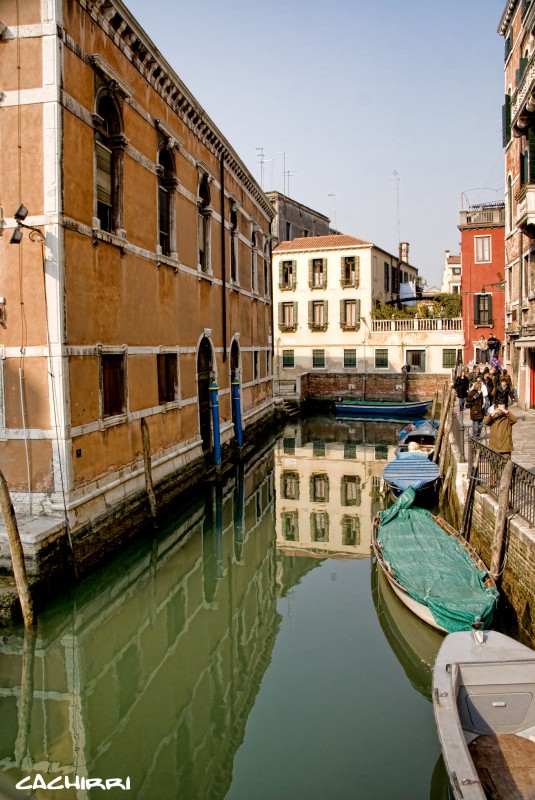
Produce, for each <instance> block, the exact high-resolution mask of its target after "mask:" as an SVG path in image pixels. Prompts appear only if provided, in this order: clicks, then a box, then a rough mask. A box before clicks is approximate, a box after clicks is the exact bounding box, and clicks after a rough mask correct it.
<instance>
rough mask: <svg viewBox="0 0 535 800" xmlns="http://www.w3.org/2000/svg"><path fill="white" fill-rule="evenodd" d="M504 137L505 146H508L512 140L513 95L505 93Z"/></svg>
mask: <svg viewBox="0 0 535 800" xmlns="http://www.w3.org/2000/svg"><path fill="white" fill-rule="evenodd" d="M502 137H503V146H504V147H507V145H508V144H509V142H510V141H511V95H510V94H506V95H505V103H504V104H503V106H502Z"/></svg>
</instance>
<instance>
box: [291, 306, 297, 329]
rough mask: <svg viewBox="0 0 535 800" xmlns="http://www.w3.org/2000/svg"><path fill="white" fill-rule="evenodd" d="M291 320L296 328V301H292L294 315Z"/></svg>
mask: <svg viewBox="0 0 535 800" xmlns="http://www.w3.org/2000/svg"><path fill="white" fill-rule="evenodd" d="M292 322H293V324H294V326H295V327H296V328H297V303H294V316H293V320H292Z"/></svg>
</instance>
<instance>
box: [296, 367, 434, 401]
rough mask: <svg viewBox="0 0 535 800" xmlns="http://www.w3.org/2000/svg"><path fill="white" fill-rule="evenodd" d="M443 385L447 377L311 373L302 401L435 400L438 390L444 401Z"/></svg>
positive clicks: (306, 377) (304, 382) (303, 377)
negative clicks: (336, 399) (354, 399)
mask: <svg viewBox="0 0 535 800" xmlns="http://www.w3.org/2000/svg"><path fill="white" fill-rule="evenodd" d="M443 386H444V375H427V374H423V373H409V374H408V375H405V374H400V373H396V374H394V375H392V374H388V375H382V374H380V373H374V372H371V373H368V374H366V375H363V374H361V373H348V372H329V373H321V372H307V373H306V374H304V375H301V399H302V400H334V399H335V398H337V397H356V398H358V399H359V400H360V399H362V398H363V396H364V399H366V400H409V401H414V400H432V399H433V397H434V396H435V392H436V391H437V390H438V392H439V398H440V395H441V393H442V387H443ZM350 387H351V388H350ZM363 389H364V392H363Z"/></svg>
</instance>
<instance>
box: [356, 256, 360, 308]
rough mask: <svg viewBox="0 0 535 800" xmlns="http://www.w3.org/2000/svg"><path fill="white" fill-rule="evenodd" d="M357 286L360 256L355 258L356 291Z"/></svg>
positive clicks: (358, 282) (358, 283)
mask: <svg viewBox="0 0 535 800" xmlns="http://www.w3.org/2000/svg"><path fill="white" fill-rule="evenodd" d="M359 285H360V256H355V288H357V289H358V287H359ZM359 303H360V300H359Z"/></svg>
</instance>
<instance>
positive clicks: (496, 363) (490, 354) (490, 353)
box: [477, 333, 502, 369]
mask: <svg viewBox="0 0 535 800" xmlns="http://www.w3.org/2000/svg"><path fill="white" fill-rule="evenodd" d="M501 348H502V343H501V342H500V340H499V339H498V338H497V337H496V336H495V335H494V333H491V334H490V336H489V338H488V339H486V338H485V337H484V336H481V337H480V338H479V340H478V342H477V361H478V362H479V363H480V364H489V365H490V366H491V367H497V368H498V369H501V368H502V364H501V361H500V353H501Z"/></svg>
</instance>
